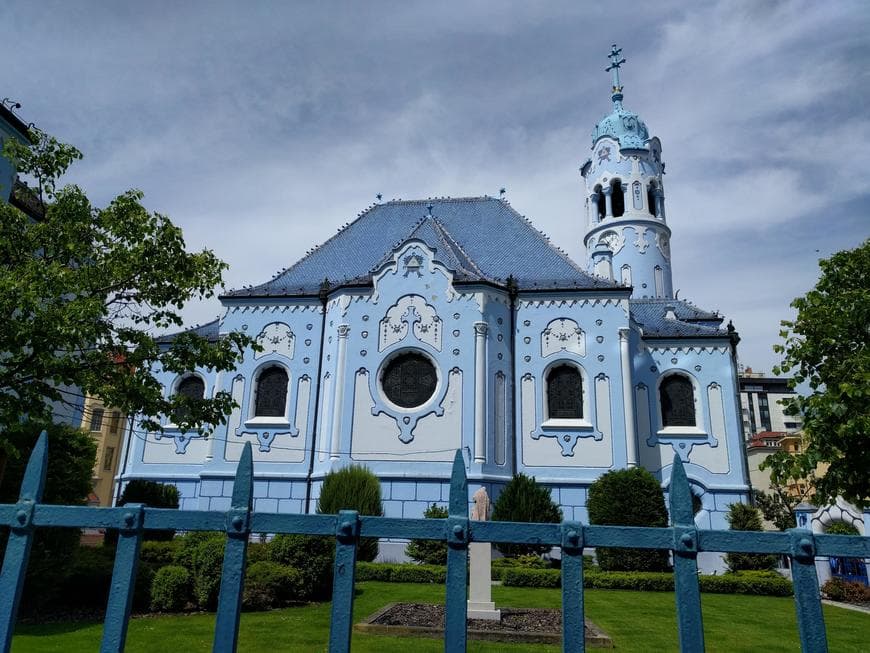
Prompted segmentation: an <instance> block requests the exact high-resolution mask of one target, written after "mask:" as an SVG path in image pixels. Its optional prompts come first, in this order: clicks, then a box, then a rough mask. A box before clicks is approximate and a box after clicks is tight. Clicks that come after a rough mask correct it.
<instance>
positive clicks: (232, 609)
mask: <svg viewBox="0 0 870 653" xmlns="http://www.w3.org/2000/svg"><path fill="white" fill-rule="evenodd" d="M253 494H254V464H253V455H252V453H251V443H250V442H245V447H244V449H242V456H241V458H239V465H238V467H237V468H236V478H235V481H234V482H233V498H232V502H231V506H230V509H229V510H228V511H227V522H226V531H227V543H226V545H225V546H224V564H223V569H222V571H221V588H220V595H219V597H218V609H217V615H215V629H214V645H213V647H212V650H213V651H214V652H215V653H232V652H234V651H235V650H236V646H237V644H238V640H239V618H240V617H241V610H242V590H243V589H244V584H245V555H246V553H247V550H248V537H249V535H250V534H251V501H252V497H253Z"/></svg>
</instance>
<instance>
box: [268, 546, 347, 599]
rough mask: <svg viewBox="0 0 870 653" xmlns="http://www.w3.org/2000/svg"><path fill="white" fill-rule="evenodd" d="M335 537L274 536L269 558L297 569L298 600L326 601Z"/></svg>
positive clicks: (330, 577)
mask: <svg viewBox="0 0 870 653" xmlns="http://www.w3.org/2000/svg"><path fill="white" fill-rule="evenodd" d="M334 558H335V540H334V539H332V538H330V537H319V536H316V535H295V534H294V535H276V536H275V538H274V539H273V540H272V541H271V542H270V543H269V559H270V560H271V561H272V562H277V563H279V564H282V565H287V566H290V567H293V568H294V569H296V570H297V571H298V572H299V574H300V576H301V583H302V585H301V588H300V590H299V597H298V598H299V599H300V600H307V599H314V600H328V599H329V598H330V597H331V596H332V565H333V560H334Z"/></svg>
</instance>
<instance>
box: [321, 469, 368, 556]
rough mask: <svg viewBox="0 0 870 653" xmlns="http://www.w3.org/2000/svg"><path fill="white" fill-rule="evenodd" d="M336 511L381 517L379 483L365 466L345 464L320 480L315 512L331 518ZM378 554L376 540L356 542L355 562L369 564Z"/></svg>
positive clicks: (366, 539)
mask: <svg viewBox="0 0 870 653" xmlns="http://www.w3.org/2000/svg"><path fill="white" fill-rule="evenodd" d="M340 510H356V511H357V512H358V513H359V514H360V515H374V516H376V517H380V516H381V515H383V514H384V508H383V505H382V503H381V482H380V481H379V480H378V477H377V476H375V475H374V474H373V473H372V472H371V471H369V470H368V469H367V468H366V467H363V466H361V465H349V466H348V467H344V468H342V469H339V470H336V471H334V472H329V474H327V475H326V478H324V479H323V486H322V487H321V489H320V498H318V499H317V512H318V513H320V514H323V515H334V514H337V513H338V512H339V511H340ZM377 555H378V541H377V540H376V539H371V538H363V539H360V542H359V547H358V548H357V554H356V557H357V560H363V561H366V562H370V561H372V560H374V559H375V558H376V557H377Z"/></svg>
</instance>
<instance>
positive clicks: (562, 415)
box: [547, 365, 583, 419]
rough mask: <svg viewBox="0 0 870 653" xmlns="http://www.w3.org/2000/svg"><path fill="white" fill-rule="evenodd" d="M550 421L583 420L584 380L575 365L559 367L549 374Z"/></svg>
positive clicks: (548, 410) (548, 407) (548, 402)
mask: <svg viewBox="0 0 870 653" xmlns="http://www.w3.org/2000/svg"><path fill="white" fill-rule="evenodd" d="M547 415H548V417H549V418H550V419H582V418H583V378H582V376H581V375H580V370H578V369H577V368H576V367H574V366H573V365H557V366H556V367H554V368H552V369H551V370H550V372H549V373H548V374H547Z"/></svg>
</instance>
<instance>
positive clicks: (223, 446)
mask: <svg viewBox="0 0 870 653" xmlns="http://www.w3.org/2000/svg"><path fill="white" fill-rule="evenodd" d="M610 58H611V65H610V67H609V68H608V70H609V71H612V76H613V88H612V95H611V98H612V103H613V105H612V110H611V112H610V113H609V114H607V115H606V116H604V117H603V118H602V119H601V120H600V121H599V122H598V124H597V125H595V128H594V129H593V131H592V139H591V156H590V158H589V159H588V160H587V161H586V162H585V163H584V164H583V165H582V167H581V168H580V172H581V174H582V183H583V184H584V194H585V198H586V200H585V206H584V207H583V214H584V218H583V219H584V220H585V224H586V231H585V237H584V244H585V247H586V251H587V257H588V262H587V264H586V266H585V268H584V267H581V266H580V265H578V264H577V263H575V262H574V261H572V260H571V259H570V258H569V257H568V256H567V255H566V254H565V253H564V252H563V251H561V250H560V249H558V248H556V247H554V246H553V245H552V244H551V243H550V242H549V240H548V239H547V238H546V237H545V236H543V235H542V234H541V233H540V232H539V231H537V230H536V229H535V228H534V226H533V225H532V223H531V222H530V221H529V220H527V219H526V218H524V217H523V216H522V215H520V214H519V213H517V211H515V210H514V209H513V208H512V207H511V206H510V205H509V204H508V203H507V201H505V200H503V199H497V198H494V197H486V196H484V197H464V198H437V199H429V200H415V201H390V202H382V203H380V202H379V203H377V204H375V205H373V206H370V207H369V208H367V209H366V210H365V211H364V212H363V213H362V214H361V215H360V216H359V217H358V218H357V219H356V220H354V221H353V222H351V223H350V224H348V225H347V226H346V227H344V228H343V229H342V230H341V231H339V232H338V233H337V234H336V235H335V236H333V237H332V238H331V239H329V240H327V241H326V242H325V243H323V244H322V245H320V246H318V247H316V248H314V249H313V250H312V251H311V252H310V253H309V254H307V255H306V256H305V257H304V258H303V259H301V260H300V261H298V262H297V263H295V264H294V265H292V266H291V267H289V268H287V269H285V270H284V271H282V272H281V273H279V274H278V275H277V276H276V277H274V278H273V279H271V280H269V281H266V282H265V283H261V284H259V285H255V286H251V287H247V288H245V289H242V290H236V291H232V292H229V293H227V294H225V295H223V296H222V297H221V298H220V301H221V305H222V311H223V314H222V316H221V317H220V318H219V319H218V320H216V321H214V322H212V323H210V324H207V325H205V326H202V327H198V328H197V332H199V333H200V334H202V335H205V336H207V337H209V338H214V339H218V338H220V337H221V334H222V333H226V332H229V331H232V330H241V331H243V332H245V333H247V334H249V335H251V336H253V337H255V338H256V340H257V341H258V342H259V344H260V345H262V351H259V352H254V351H249V352H248V353H247V354H246V355H245V357H244V362H243V363H241V364H240V365H239V366H238V368H237V369H236V370H235V371H234V372H232V373H223V374H218V373H215V372H213V371H211V370H208V369H195V370H191V371H190V373H189V374H186V375H182V376H175V375H169V374H164V375H163V376H162V382H163V383H164V386H165V392H166V393H185V394H190V395H192V396H200V397H201V396H203V395H205V396H210V395H212V394H213V393H215V392H217V391H220V390H223V391H227V392H229V393H231V394H232V396H233V398H234V399H235V401H236V402H237V404H238V406H239V407H238V408H237V409H235V411H234V412H233V413H232V414H231V415H230V417H229V421H228V425H227V426H225V427H219V428H218V429H217V430H216V431H215V432H214V433H213V434H212V435H211V436H210V437H201V436H197V435H196V434H191V433H183V432H181V431H180V430H179V429H178V428H177V427H175V426H173V425H172V424H171V423H169V422H170V420H169V419H168V418H167V419H164V425H165V432H164V433H162V434H151V435H148V436H147V438H141V439H138V438H133V439H132V444H131V449H130V453H129V455H128V459H127V463H126V467H125V471H124V474H123V478H124V479H125V480H129V479H132V478H148V479H154V480H158V481H164V482H172V483H174V484H176V485H177V486H178V488H179V490H180V491H181V496H182V508H190V509H212V510H214V509H227V508H228V507H229V502H230V495H231V490H232V484H233V474H234V471H235V467H236V463H237V461H238V460H239V456H240V454H241V451H242V448H243V445H244V443H246V442H251V443H252V445H253V449H254V461H255V486H254V496H255V510H257V511H266V512H290V513H293V512H306V511H312V512H313V510H314V506H315V505H316V500H317V497H318V494H319V489H320V486H321V483H322V480H323V478H324V476H325V475H326V474H327V473H328V472H329V471H331V470H334V469H336V468H339V467H342V466H345V465H348V464H352V463H356V464H362V465H365V466H367V467H368V468H370V469H371V470H372V471H374V472H375V473H376V474H377V475H378V476H379V477H380V479H381V487H382V494H383V498H384V509H385V514H386V515H387V516H390V517H419V516H421V515H422V513H423V511H424V509H425V508H426V507H427V506H428V505H430V504H431V503H441V504H445V503H446V501H447V496H448V481H449V476H450V469H451V461H452V460H453V456H454V453H455V451H456V450H457V449H461V450H462V452H463V453H464V457H465V463H466V470H467V474H468V477H469V485H470V488H471V491H472V492H473V491H475V490H476V489H477V488H478V487H479V486H484V487H486V488H487V490H488V491H489V493H490V496H493V497H495V496H497V495H498V493H499V491H500V489H501V488H502V487H503V486H504V484H505V483H506V482H507V481H508V480H509V479H510V478H511V476H512V475H514V474H516V473H519V472H522V473H524V474H527V475H532V476H534V477H535V478H536V479H537V480H538V482H540V483H542V484H544V485H546V486H547V487H549V488H550V489H551V491H552V496H553V499H554V500H555V501H557V502H558V503H559V504H560V505H561V507H562V510H563V513H564V515H565V518H567V519H577V520H580V521H588V517H587V511H586V496H587V490H588V488H589V485H590V484H591V483H592V482H593V481H595V479H597V478H598V477H599V476H600V475H601V474H603V473H605V472H607V471H608V470H612V469H618V468H624V467H634V466H642V467H645V468H646V469H648V470H649V471H651V472H652V473H653V474H655V475H656V476H657V477H658V478H659V479H660V480H661V483H662V486H663V487H664V488H665V489H666V490H667V487H668V483H669V478H670V470H671V463H672V462H673V458H674V454H678V455H679V456H680V458H681V459H682V460H683V462H684V463H685V464H686V465H685V466H686V471H687V473H688V476H689V478H690V480H691V483H692V488H693V491H694V492H695V494H696V496H697V498H698V502H697V504H698V505H699V506H700V508H699V510H698V512H697V514H696V523H697V525H698V527H700V528H711V527H712V528H727V524H726V522H725V519H724V516H725V513H726V511H727V510H728V506H729V505H730V504H731V503H733V502H738V501H745V500H746V496H747V492H748V476H747V473H746V466H745V456H744V451H743V446H742V435H741V420H740V418H739V408H738V406H739V403H738V399H739V398H738V394H737V366H736V349H735V348H736V345H737V342H738V337H737V334H736V332H735V331H734V329H733V328H732V327H731V326H730V324H729V326H728V327H727V328H725V327H723V318H722V317H721V316H720V315H718V314H716V313H711V312H709V311H705V310H703V309H701V308H699V307H698V306H696V305H695V304H693V303H691V302H689V301H686V300H684V299H677V298H675V297H674V293H673V283H672V279H671V248H670V237H671V230H670V229H669V228H668V225H667V213H666V209H665V206H666V203H665V197H666V193H665V186H664V183H663V180H664V177H663V174H664V163H663V161H662V146H661V142H660V141H659V139H658V138H656V137H654V136H653V137H651V136H650V134H649V131H648V130H647V126H646V125H645V124H644V122H643V121H642V120H641V119H640V117H639V116H638V115H637V114H635V113H633V112H631V111H629V110H627V109H626V108H625V107H624V106H623V94H622V86H621V84H620V80H619V70H620V66H621V64H622V63H624V59H621V58H620V51H619V50H618V49H616V47H615V46H614V49H613V51H612V52H611V55H610ZM383 552H384V550H383V549H382V553H383ZM394 553H395V552H394ZM706 555H708V556H709V555H710V554H706ZM708 563H709V564H714V565H715V563H714V561H713V560H712V559H710V560H709V561H708Z"/></svg>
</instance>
